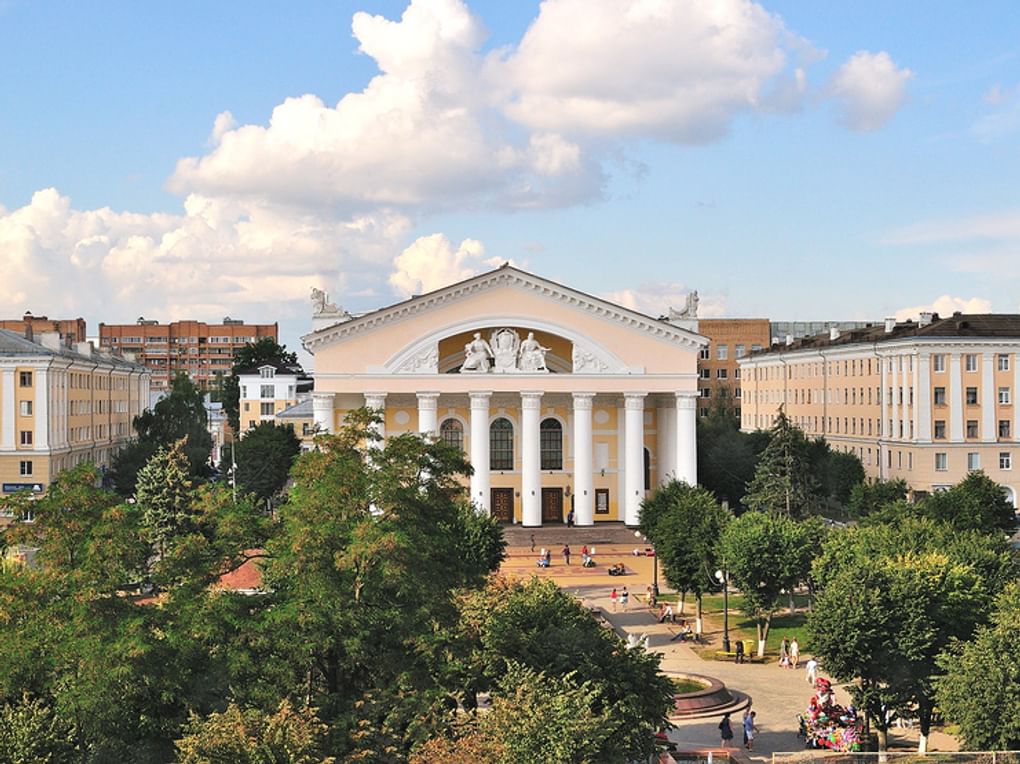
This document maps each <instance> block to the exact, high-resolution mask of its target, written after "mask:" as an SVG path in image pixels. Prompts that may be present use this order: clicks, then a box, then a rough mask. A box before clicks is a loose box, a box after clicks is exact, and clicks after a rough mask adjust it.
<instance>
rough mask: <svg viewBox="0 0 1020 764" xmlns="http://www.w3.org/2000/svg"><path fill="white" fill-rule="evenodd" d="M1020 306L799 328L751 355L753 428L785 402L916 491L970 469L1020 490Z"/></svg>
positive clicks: (747, 420) (870, 469)
mask: <svg viewBox="0 0 1020 764" xmlns="http://www.w3.org/2000/svg"><path fill="white" fill-rule="evenodd" d="M1018 354H1020V315H996V314H987V315H961V314H954V315H952V316H950V317H947V318H940V317H939V316H938V315H937V314H931V313H927V314H922V315H921V317H920V320H919V321H917V322H914V321H907V322H904V323H896V322H895V321H894V320H893V319H887V320H886V321H885V323H884V324H876V325H873V326H868V327H863V328H859V329H853V330H851V331H849V332H842V331H840V330H839V329H837V328H833V329H832V330H830V333H829V334H827V335H820V336H816V337H805V338H803V339H800V340H796V341H793V340H789V341H788V342H787V343H785V344H782V345H773V346H772V347H771V348H770V349H768V350H765V351H762V352H760V353H755V354H753V355H751V356H749V357H747V358H744V359H742V360H741V361H740V368H741V390H742V415H741V424H742V428H743V429H744V430H745V431H753V430H757V429H767V428H768V427H770V426H772V424H773V423H774V422H775V419H776V416H777V415H778V412H779V409H780V407H783V408H785V411H786V414H787V416H788V417H789V418H790V420H791V421H792V422H793V423H794V424H796V425H797V426H798V427H800V428H802V429H803V430H804V431H805V433H807V434H808V435H809V436H811V437H819V436H821V437H824V438H825V439H826V440H827V441H828V442H829V443H830V444H831V445H832V447H833V448H835V449H837V450H841V451H846V452H852V453H855V454H857V456H858V457H860V459H861V461H862V462H863V464H864V468H865V470H866V471H867V473H868V475H869V476H871V477H874V478H883V479H896V478H902V479H903V480H905V481H906V482H907V484H908V485H909V486H910V487H911V489H912V491H913V492H914V493H915V494H923V493H926V492H930V491H935V490H939V489H942V488H945V487H948V486H951V485H953V484H955V483H957V482H959V481H960V480H962V479H963V478H964V477H965V476H966V474H967V472H968V471H971V470H978V469H981V470H984V472H985V473H986V474H987V475H988V476H989V477H991V478H992V479H993V480H995V481H996V482H997V483H999V484H1001V485H1002V486H1003V490H1004V491H1005V492H1006V494H1007V496H1008V497H1009V499H1010V501H1011V502H1012V503H1013V506H1014V507H1015V506H1017V494H1018V491H1020V465H1017V466H1016V467H1014V464H1015V462H1016V461H1017V459H1018V458H1020V413H1018V407H1017V405H1016V403H1015V398H1016V395H1017V391H1018V390H1020V364H1018V360H1020V359H1018Z"/></svg>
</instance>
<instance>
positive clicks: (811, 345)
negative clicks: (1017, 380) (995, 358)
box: [753, 313, 1020, 356]
mask: <svg viewBox="0 0 1020 764" xmlns="http://www.w3.org/2000/svg"><path fill="white" fill-rule="evenodd" d="M923 318H924V319H926V320H923V321H913V320H909V319H908V320H907V321H903V322H901V323H897V324H895V325H894V326H893V327H892V330H891V331H886V326H885V324H883V323H873V324H868V325H866V326H863V327H860V328H857V329H851V330H849V331H839V332H838V334H837V336H836V337H832V336H831V333H829V334H815V335H812V336H810V337H802V338H801V339H798V340H795V341H794V342H792V343H791V344H789V345H787V344H775V345H772V347H770V348H767V349H762V350H761V351H757V352H755V353H754V354H753V355H756V356H760V355H764V354H766V353H790V352H796V351H798V350H814V349H819V348H831V347H839V346H845V345H857V344H874V343H879V342H893V341H895V340H903V339H911V338H913V339H919V340H924V339H927V340H939V339H1020V314H1016V313H970V314H964V313H954V314H953V315H952V316H947V317H946V318H941V317H940V316H939V314H938V313H932V314H930V315H929V316H925V317H923Z"/></svg>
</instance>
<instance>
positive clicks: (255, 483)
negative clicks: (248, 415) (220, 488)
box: [234, 422, 301, 503]
mask: <svg viewBox="0 0 1020 764" xmlns="http://www.w3.org/2000/svg"><path fill="white" fill-rule="evenodd" d="M234 447H235V448H236V454H237V477H236V479H237V488H238V490H239V491H241V492H243V493H245V494H251V495H252V496H254V497H255V498H256V499H258V500H260V501H261V502H263V503H264V502H265V501H266V499H271V498H273V497H274V496H276V495H277V494H278V493H279V492H280V491H281V490H282V489H283V487H284V485H286V483H287V477H288V476H289V475H290V469H291V467H292V466H293V465H294V459H296V458H297V455H298V454H300V453H301V441H300V440H299V439H298V437H297V435H295V434H294V427H293V426H292V425H289V424H283V425H281V424H276V423H275V422H262V423H260V424H259V425H258V426H257V427H254V428H252V429H251V430H248V432H246V433H245V434H244V437H243V438H241V439H240V440H239V441H237V442H236V443H235V444H234Z"/></svg>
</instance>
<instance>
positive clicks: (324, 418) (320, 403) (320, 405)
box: [312, 393, 334, 433]
mask: <svg viewBox="0 0 1020 764" xmlns="http://www.w3.org/2000/svg"><path fill="white" fill-rule="evenodd" d="M333 398H334V393H312V418H313V419H314V420H315V426H316V427H317V428H318V430H319V432H324V433H328V432H333V422H334V416H333Z"/></svg>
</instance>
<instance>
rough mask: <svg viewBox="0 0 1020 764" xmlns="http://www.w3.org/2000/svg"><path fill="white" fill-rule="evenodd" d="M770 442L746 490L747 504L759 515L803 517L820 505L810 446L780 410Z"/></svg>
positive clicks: (801, 433) (745, 501) (798, 429)
mask: <svg viewBox="0 0 1020 764" xmlns="http://www.w3.org/2000/svg"><path fill="white" fill-rule="evenodd" d="M770 432H771V439H770V440H769V444H768V445H767V446H766V447H765V451H764V452H763V453H762V455H761V459H760V460H759V461H758V465H757V467H756V468H755V471H754V478H753V479H752V480H751V483H750V485H749V486H748V487H747V495H746V496H744V504H745V505H747V507H748V508H749V509H751V510H754V511H757V512H781V513H783V514H785V515H786V516H788V517H803V516H805V515H808V514H810V513H811V512H812V511H814V509H815V508H816V507H817V505H818V491H819V486H818V481H817V480H816V479H815V477H814V471H813V470H812V469H811V460H810V454H809V444H808V441H807V439H806V438H805V437H804V433H803V432H802V431H801V430H800V428H798V427H796V426H794V425H793V424H792V423H791V422H790V420H789V419H788V418H787V416H786V412H784V411H783V410H782V409H780V410H779V416H778V417H777V418H776V422H775V424H774V425H773V426H772V430H771V431H770Z"/></svg>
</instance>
